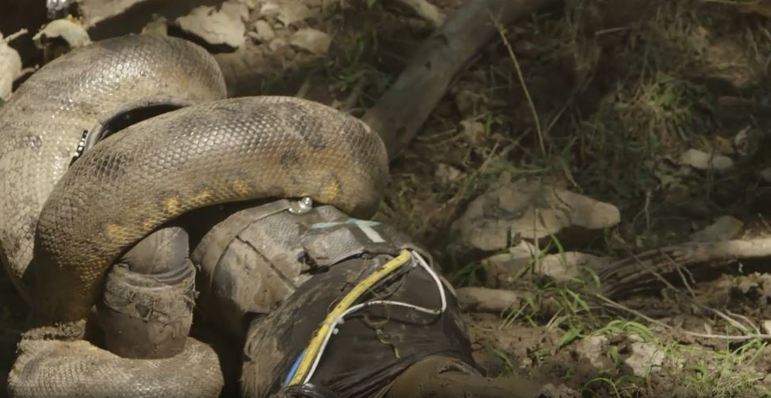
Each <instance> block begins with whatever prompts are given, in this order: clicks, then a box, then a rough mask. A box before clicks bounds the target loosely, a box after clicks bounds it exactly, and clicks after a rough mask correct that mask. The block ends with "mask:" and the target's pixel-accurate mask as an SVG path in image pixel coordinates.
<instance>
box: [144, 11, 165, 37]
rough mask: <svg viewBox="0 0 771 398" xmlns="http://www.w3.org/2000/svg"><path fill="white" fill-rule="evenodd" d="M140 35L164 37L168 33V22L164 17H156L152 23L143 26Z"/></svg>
mask: <svg viewBox="0 0 771 398" xmlns="http://www.w3.org/2000/svg"><path fill="white" fill-rule="evenodd" d="M142 33H144V34H156V35H162V36H165V35H167V34H168V33H169V21H168V20H167V19H166V18H165V17H163V16H160V15H157V16H155V18H153V20H152V21H150V22H148V23H147V24H145V26H144V27H143V28H142Z"/></svg>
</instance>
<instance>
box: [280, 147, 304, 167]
mask: <svg viewBox="0 0 771 398" xmlns="http://www.w3.org/2000/svg"><path fill="white" fill-rule="evenodd" d="M280 162H281V166H282V167H284V168H285V169H286V170H289V169H292V168H296V167H300V155H298V154H297V151H296V150H294V149H288V150H286V152H284V153H283V154H282V155H281V159H280Z"/></svg>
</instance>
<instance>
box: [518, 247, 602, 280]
mask: <svg viewBox="0 0 771 398" xmlns="http://www.w3.org/2000/svg"><path fill="white" fill-rule="evenodd" d="M610 261H611V260H610V259H609V258H607V257H598V256H594V255H591V254H586V253H580V252H565V253H561V254H550V255H548V256H544V257H543V258H541V259H540V260H539V261H538V262H537V263H536V264H535V267H534V269H533V272H535V273H536V274H538V275H543V276H548V277H550V278H552V279H553V280H555V281H557V282H569V281H571V280H575V279H577V278H578V277H579V276H581V270H582V269H584V268H589V269H593V270H599V269H600V267H601V266H602V265H604V264H607V263H609V262H610Z"/></svg>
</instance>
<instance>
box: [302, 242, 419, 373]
mask: <svg viewBox="0 0 771 398" xmlns="http://www.w3.org/2000/svg"><path fill="white" fill-rule="evenodd" d="M410 257H411V255H410V252H409V251H408V250H402V252H401V253H400V254H399V256H398V257H395V258H393V259H391V261H389V262H387V263H385V264H383V265H382V266H381V267H380V268H378V269H376V270H375V271H374V272H373V273H371V274H370V275H369V276H367V277H366V278H364V280H362V281H361V282H360V283H359V284H358V285H356V286H354V287H353V289H351V291H350V292H348V294H346V295H345V297H343V299H342V300H340V302H339V303H338V304H337V305H336V306H335V308H333V309H332V311H330V312H329V313H328V314H327V317H326V318H325V319H324V322H322V323H321V326H319V328H318V329H317V330H316V333H314V334H313V337H312V338H311V341H310V343H308V348H307V349H306V350H305V355H303V359H302V361H301V362H300V366H299V367H298V368H297V372H296V373H295V374H294V377H292V380H290V381H289V385H295V384H301V383H302V382H303V380H305V376H306V375H307V374H308V371H309V370H310V367H311V365H313V361H314V359H316V355H318V352H319V348H320V347H321V344H322V343H323V341H324V337H325V336H326V335H327V333H329V328H331V327H332V325H334V323H335V320H336V319H337V318H338V317H339V316H340V315H341V314H342V313H343V312H345V311H346V310H347V309H348V308H350V307H351V306H352V305H353V303H355V302H356V300H358V299H359V297H361V296H362V295H363V294H364V293H366V292H367V290H369V289H370V288H371V287H372V286H374V285H375V284H376V283H377V282H379V281H380V280H382V279H383V278H385V277H386V276H388V274H390V273H392V272H394V271H396V270H397V269H399V267H401V266H403V265H404V264H407V263H408V262H409V261H410Z"/></svg>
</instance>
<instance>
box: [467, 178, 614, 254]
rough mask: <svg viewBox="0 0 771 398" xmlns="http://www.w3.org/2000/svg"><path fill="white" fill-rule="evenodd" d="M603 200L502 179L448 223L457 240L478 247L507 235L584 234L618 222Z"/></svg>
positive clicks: (500, 243) (504, 243)
mask: <svg viewBox="0 0 771 398" xmlns="http://www.w3.org/2000/svg"><path fill="white" fill-rule="evenodd" d="M620 219H621V214H620V212H619V210H618V209H617V208H616V207H615V206H613V205H611V204H608V203H603V202H600V201H597V200H595V199H592V198H589V197H587V196H584V195H580V194H577V193H574V192H570V191H567V190H564V189H561V188H556V187H552V186H548V185H544V184H542V183H540V182H538V181H532V180H527V179H522V180H518V181H516V182H514V183H509V184H505V185H503V186H499V187H497V188H494V189H493V190H491V191H489V192H487V193H485V194H483V195H481V196H479V197H477V198H476V199H474V200H473V201H472V202H471V203H470V204H469V206H468V208H467V209H466V211H465V213H464V214H463V215H462V216H461V217H460V218H459V219H458V220H457V221H455V223H454V224H453V226H452V229H453V231H454V232H457V233H458V236H459V239H460V243H461V244H462V245H465V246H468V247H470V248H474V249H478V250H482V251H495V250H501V249H505V248H507V247H508V246H509V245H510V244H511V241H515V242H516V240H517V239H525V240H529V241H534V240H536V239H539V240H540V239H542V238H546V237H550V236H552V235H557V234H559V235H557V238H558V239H559V240H560V241H561V242H563V243H565V241H566V240H567V241H570V240H575V241H580V240H582V239H587V238H588V235H591V234H587V232H589V231H599V230H603V229H605V228H609V227H612V226H615V225H616V224H618V223H619V221H620Z"/></svg>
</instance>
